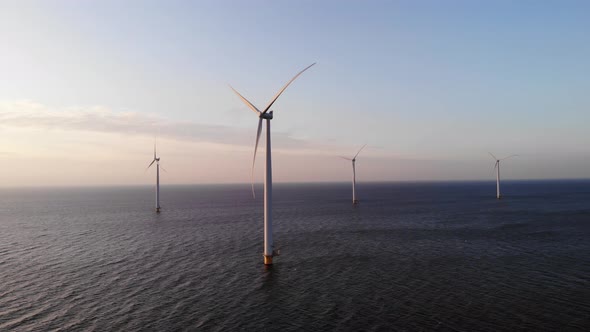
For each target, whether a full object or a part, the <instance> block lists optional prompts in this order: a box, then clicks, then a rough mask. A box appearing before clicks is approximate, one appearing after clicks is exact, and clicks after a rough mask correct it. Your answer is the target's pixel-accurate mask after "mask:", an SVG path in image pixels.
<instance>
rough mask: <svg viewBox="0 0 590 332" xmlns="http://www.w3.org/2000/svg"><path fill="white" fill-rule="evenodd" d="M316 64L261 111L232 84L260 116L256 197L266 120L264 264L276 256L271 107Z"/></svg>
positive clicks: (256, 146)
mask: <svg viewBox="0 0 590 332" xmlns="http://www.w3.org/2000/svg"><path fill="white" fill-rule="evenodd" d="M313 65H315V63H312V64H311V65H309V66H308V67H306V68H305V69H303V70H302V71H300V72H299V73H298V74H297V75H295V77H293V78H292V79H291V80H290V81H289V82H287V84H285V86H284V87H283V88H282V89H281V90H279V92H278V93H277V94H276V95H275V96H274V97H273V98H272V99H271V101H270V103H269V104H268V105H267V106H266V108H265V109H264V110H263V111H262V112H261V111H260V110H259V109H258V108H256V106H254V105H253V104H252V103H251V102H249V101H248V100H247V99H246V98H244V96H242V95H241V94H240V93H239V92H238V91H236V90H235V89H234V88H233V87H232V86H231V85H230V88H231V89H232V90H233V91H234V92H235V93H236V94H237V95H238V97H240V99H241V100H242V101H243V102H244V104H246V106H248V107H249V108H250V109H251V110H252V111H254V113H256V115H257V116H258V130H257V132H256V143H255V145H254V157H253V158H252V174H251V182H252V195H253V196H254V197H256V195H255V193H254V162H255V161H256V150H257V149H258V141H259V140H260V134H261V132H262V120H266V169H265V177H264V253H263V256H264V264H265V265H271V264H272V258H273V256H275V254H276V253H275V250H274V245H273V241H272V161H271V147H270V146H271V144H270V143H271V142H270V120H272V118H273V111H270V112H269V109H270V107H271V106H272V104H274V102H275V101H276V100H277V98H279V96H280V95H281V93H283V91H285V89H286V88H287V87H288V86H289V84H291V83H292V82H293V81H294V80H295V79H296V78H297V77H299V75H301V74H302V73H303V72H304V71H306V70H308V69H309V68H310V67H311V66H313Z"/></svg>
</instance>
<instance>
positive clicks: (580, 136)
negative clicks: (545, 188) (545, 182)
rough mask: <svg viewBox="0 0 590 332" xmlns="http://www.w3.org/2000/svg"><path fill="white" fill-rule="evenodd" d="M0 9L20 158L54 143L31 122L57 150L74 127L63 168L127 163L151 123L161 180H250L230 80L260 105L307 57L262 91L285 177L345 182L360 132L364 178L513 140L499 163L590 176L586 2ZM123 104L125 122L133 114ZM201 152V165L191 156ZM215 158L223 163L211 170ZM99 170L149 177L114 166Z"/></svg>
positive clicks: (15, 157)
mask: <svg viewBox="0 0 590 332" xmlns="http://www.w3.org/2000/svg"><path fill="white" fill-rule="evenodd" d="M0 7H2V8H0V42H1V44H0V45H1V47H2V50H1V52H0V72H1V73H2V77H3V79H2V80H0V103H3V104H1V105H3V106H1V107H0V139H1V138H3V141H4V142H15V141H18V142H19V144H17V145H12V146H11V145H10V144H9V143H6V146H3V147H2V149H0V150H4V152H2V151H0V153H3V154H0V157H2V158H5V159H8V161H9V162H12V165H14V167H15V172H16V169H21V168H22V167H21V166H22V165H23V164H25V163H28V162H30V161H31V160H35V161H43V160H46V158H48V157H47V156H46V154H43V153H40V152H39V150H38V149H37V148H35V146H38V145H36V143H38V142H36V141H35V139H34V138H31V137H43V141H44V142H43V143H44V144H46V145H47V149H49V150H52V151H63V150H64V144H66V143H65V142H68V143H67V144H71V143H70V142H71V141H80V143H79V144H78V146H69V149H70V150H69V151H77V149H78V150H83V151H87V152H86V154H82V155H83V157H72V155H73V154H75V155H77V156H80V153H70V154H65V152H64V156H63V157H64V158H70V159H71V160H70V161H71V165H72V166H71V167H72V171H74V168H76V167H78V168H80V167H85V168H86V169H90V170H92V171H96V172H98V170H96V169H94V168H93V167H91V166H89V164H92V163H91V162H92V161H94V165H102V164H101V163H103V162H104V163H106V162H107V161H108V160H109V158H110V159H116V160H120V159H123V166H122V167H123V169H124V173H125V172H126V173H125V174H127V175H131V174H134V173H133V172H134V170H135V169H136V167H137V166H136V164H137V163H143V159H141V158H142V156H143V154H145V152H146V151H147V153H148V159H149V150H150V146H151V144H149V142H148V141H150V140H152V139H153V138H152V131H158V130H159V131H160V132H161V140H162V142H161V144H162V149H163V151H166V149H168V152H169V153H170V163H171V165H170V166H169V167H168V168H177V172H173V173H174V174H173V175H170V182H175V183H187V182H188V183H193V182H223V181H230V182H247V181H248V180H249V178H248V174H249V171H248V168H249V163H248V159H249V158H250V157H251V150H252V147H251V145H252V143H253V136H254V131H255V126H256V119H255V118H254V116H253V114H252V113H251V112H250V111H249V110H248V109H247V108H246V107H245V106H243V105H242V104H241V102H240V101H239V99H238V98H236V97H235V96H234V95H233V94H232V92H231V90H230V89H229V88H228V83H231V84H232V85H233V86H234V87H235V88H236V89H237V90H238V91H240V92H241V93H242V94H244V95H245V96H246V97H247V98H249V99H250V100H251V101H253V102H254V103H255V104H257V105H261V106H263V105H265V104H266V103H267V102H268V100H269V99H270V98H271V97H272V95H274V93H275V92H276V91H277V90H278V89H279V88H280V87H281V86H282V84H284V82H285V81H287V80H288V79H289V78H290V77H291V76H292V75H294V74H295V73H296V72H297V71H299V70H300V69H302V68H303V67H305V66H307V65H308V64H310V63H312V62H317V63H318V64H317V65H316V66H315V67H313V68H312V69H310V70H309V71H308V72H306V73H305V74H304V75H302V76H301V77H300V78H299V79H298V80H297V81H296V82H295V83H294V84H293V85H292V86H291V87H289V89H288V90H287V91H286V92H285V94H284V95H283V96H281V98H280V99H279V101H278V102H277V103H276V104H275V106H274V107H273V108H274V109H275V111H276V112H275V120H273V135H274V134H276V135H278V136H277V137H278V138H277V141H276V143H275V144H274V146H275V148H276V149H277V153H276V159H275V163H276V164H277V163H278V165H284V172H283V173H281V172H280V171H277V173H278V174H277V176H275V178H278V180H279V181H281V180H282V181H306V180H309V181H322V180H329V181H337V180H340V179H342V180H347V179H348V178H347V177H348V173H349V170H348V168H347V167H348V165H344V166H342V167H341V165H340V164H339V162H340V161H338V160H334V158H333V156H334V155H339V154H346V153H353V152H354V151H355V150H356V149H357V147H359V146H360V145H362V144H363V143H368V144H369V145H368V146H369V148H368V149H367V150H366V151H365V152H364V154H365V158H366V159H365V165H364V167H365V169H366V172H367V173H368V175H367V176H366V177H365V179H367V180H373V181H377V180H428V179H433V180H445V179H449V180H453V179H458V180H460V179H486V178H488V177H489V175H490V170H489V168H490V167H493V162H492V161H491V159H490V160H488V158H489V157H488V156H487V152H488V151H491V152H492V153H494V154H498V155H508V154H512V153H519V154H521V155H522V156H521V157H520V158H518V160H517V159H514V160H511V163H512V166H513V169H510V168H509V169H507V170H506V171H505V174H506V177H508V178H568V177H574V178H579V177H586V178H587V177H590V161H589V160H590V158H589V157H590V152H588V148H587V146H588V144H589V143H590V134H589V133H588V131H587V129H586V128H587V124H588V120H590V115H589V112H588V108H589V107H588V106H589V104H590V103H589V102H588V97H587V91H589V88H590V80H589V79H588V75H587V74H588V73H589V72H590V60H589V59H590V43H588V38H587V33H588V31H590V23H589V20H588V19H587V13H588V12H590V11H589V9H590V3H588V2H586V1H543V2H539V1H518V2H515V1H488V2H482V1H126V2H124V3H122V2H120V1H38V2H34V1H14V2H11V1H3V2H2V3H0ZM97 110H99V111H98V112H99V113H100V116H97V115H96V114H95V113H93V112H97ZM19 112H21V113H23V114H27V116H28V118H25V120H26V121H25V120H23V119H18V116H17V115H15V114H17V113H19ZM89 114H90V115H89ZM122 114H123V115H124V114H131V116H130V117H129V119H132V120H133V121H136V122H135V123H133V124H130V125H129V127H126V126H125V124H126V122H125V121H126V120H125V119H127V118H126V117H125V116H123V117H122ZM81 117H83V118H84V119H86V120H85V121H80V118H81ZM48 118H51V119H48ZM89 118H92V119H93V120H88V119H89ZM97 118H98V119H99V120H96V119H97ZM3 119H4V120H5V121H2V120H3ZM72 119H75V120H72ZM100 121H103V122H104V123H102V122H101V123H99V122H100ZM129 121H131V120H129ZM121 122H122V123H123V125H121ZM23 123H26V125H23ZM48 123H50V125H49V124H48ZM138 123H139V124H142V125H143V127H141V126H139V125H138ZM68 124H69V125H68ZM163 124H164V125H163ZM140 127H141V128H140ZM128 128H134V129H132V130H130V129H128ZM151 128H156V129H154V130H152V129H151ZM174 128H179V129H178V131H177V132H175V129H174ZM189 131H190V133H189ZM195 132H199V133H195ZM179 133H180V134H179ZM92 135H94V136H96V137H97V135H99V136H100V139H98V138H96V137H95V138H93V137H94V136H92ZM24 137H26V139H23V138H24ZM81 137H85V139H81ZM24 141H27V142H28V143H27V144H29V145H27V144H25V143H22V142H24ZM97 141H100V142H102V143H101V144H102V145H101V144H97V143H96V142H97ZM233 141H235V143H233ZM82 142H84V143H82ZM105 142H106V143H105ZM131 142H134V143H131ZM67 144H66V145H67ZM105 144H106V145H108V146H109V148H106V147H104V145H105ZM137 144H139V145H142V146H143V145H145V148H144V149H143V150H142V149H139V148H137ZM101 149H103V150H101ZM144 150H146V151H144ZM88 151H102V152H101V153H98V152H97V153H96V154H92V153H89V152H88ZM181 151H185V152H181ZM186 151H190V152H186ZM349 151H350V152H349ZM163 153H164V152H163ZM175 153H176V154H175ZM191 153H192V154H194V155H193V157H191V158H192V159H191V158H188V157H187V154H191ZM97 155H99V156H101V157H99V156H97ZM205 155H206V156H210V159H211V160H212V161H211V163H210V164H206V165H202V166H198V165H187V164H190V163H194V162H195V161H196V160H200V158H201V157H202V156H205ZM122 156H124V157H122ZM76 158H78V159H76ZM101 158H102V159H101ZM183 158H184V159H183ZM490 162H492V164H491V166H490V165H488V164H489V163H490ZM242 164H243V167H241V166H240V167H238V166H235V167H234V166H232V167H229V166H227V169H225V168H223V167H221V166H219V165H242ZM172 166H174V167H172ZM302 166H306V167H311V168H314V169H315V170H316V171H313V172H312V171H309V170H307V171H304V170H302V168H303V167H302ZM359 166H360V167H363V166H361V165H359ZM488 166H490V167H488ZM97 167H98V166H97ZM220 167H221V168H223V169H224V171H225V172H227V174H231V176H225V177H219V176H218V175H217V174H219V168H220ZM224 167H225V166H224ZM276 168H277V167H275V169H276ZM503 169H506V168H503ZM361 170H362V168H361V169H359V173H360V174H359V177H360V178H361V179H362V176H361V174H362V171H361ZM29 172H34V170H29ZM58 173H59V172H58V171H57V170H55V172H54V173H52V172H51V171H45V173H44V174H38V176H37V177H34V178H35V181H36V182H35V183H42V184H43V183H47V184H52V183H53V182H51V181H53V180H54V179H61V177H60V176H59V174H58ZM99 173H100V172H99ZM195 173H197V174H195ZM97 174H98V173H97ZM198 174H201V175H198ZM96 179H99V180H97V181H98V182H99V183H119V182H121V181H124V182H125V181H128V182H129V183H143V182H148V181H149V180H150V178H149V177H147V176H145V175H144V174H141V176H124V177H121V178H117V177H116V176H113V175H111V174H110V173H104V174H103V173H100V175H97V177H96ZM62 180H63V179H62ZM14 181H15V182H14V183H13V185H19V184H20V183H21V182H23V181H25V176H24V175H23V176H22V177H21V178H18V177H17V178H15V180H14ZM19 181H20V182H19ZM56 181H57V180H56ZM71 181H74V182H73V183H79V182H84V181H86V180H84V179H83V178H82V177H81V178H80V179H77V178H76V179H73V180H71ZM92 183H94V182H92ZM92 183H91V184H92Z"/></svg>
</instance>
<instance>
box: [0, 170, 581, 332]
mask: <svg viewBox="0 0 590 332" xmlns="http://www.w3.org/2000/svg"><path fill="white" fill-rule="evenodd" d="M503 189H504V192H505V194H506V197H505V198H504V199H503V200H500V201H497V200H496V199H495V198H494V195H495V184H494V183H491V182H489V183H485V182H482V183H383V184H363V183H360V184H359V185H358V192H359V196H360V199H361V204H360V205H359V206H358V207H353V206H352V205H351V204H350V187H349V185H348V184H307V185H294V184H289V185H288V184H283V185H281V184H279V185H275V190H274V198H275V208H274V218H275V241H276V245H277V246H278V247H279V248H280V250H281V256H280V257H277V258H276V259H275V265H274V266H273V267H272V268H270V269H266V268H264V266H263V264H262V201H260V200H256V201H253V200H252V197H251V194H250V191H249V187H248V186H247V185H233V186H230V185H227V186H186V187H182V186H178V187H162V207H163V211H162V213H161V214H159V215H158V214H155V213H154V212H153V209H152V202H153V189H152V188H148V187H129V188H84V189H64V188H62V189H49V188H44V189H0V331H13V330H14V331H46V330H62V331H72V330H88V331H93V330H96V331H181V330H187V331H207V330H212V331H235V330H245V331H264V330H269V331H270V330H281V331H288V330H308V331H323V330H354V331H358V330H364V331H377V330H383V331H387V330H407V331H420V330H427V331H428V330H442V331H444V330H456V331H498V330H504V331H513V330H531V331H555V330H566V331H567V330H570V331H576V330H579V331H582V330H587V329H588V327H589V326H590V318H589V317H590V241H589V240H590V182H589V181H561V182H558V181H544V182H507V183H506V184H505V185H504V186H503Z"/></svg>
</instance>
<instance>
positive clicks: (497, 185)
mask: <svg viewBox="0 0 590 332" xmlns="http://www.w3.org/2000/svg"><path fill="white" fill-rule="evenodd" d="M488 153H489V154H490V156H492V158H494V160H495V161H496V164H495V165H494V170H495V171H496V198H497V199H501V198H502V195H500V161H502V160H505V159H508V158H512V157H516V156H518V155H517V154H513V155H510V156H508V157H504V158H500V159H498V158H496V156H494V155H493V154H492V153H491V152H488Z"/></svg>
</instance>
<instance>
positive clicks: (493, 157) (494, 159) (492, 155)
mask: <svg viewBox="0 0 590 332" xmlns="http://www.w3.org/2000/svg"><path fill="white" fill-rule="evenodd" d="M488 153H489V154H490V156H492V158H494V160H498V158H496V156H494V155H493V154H492V153H491V152H488Z"/></svg>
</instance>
